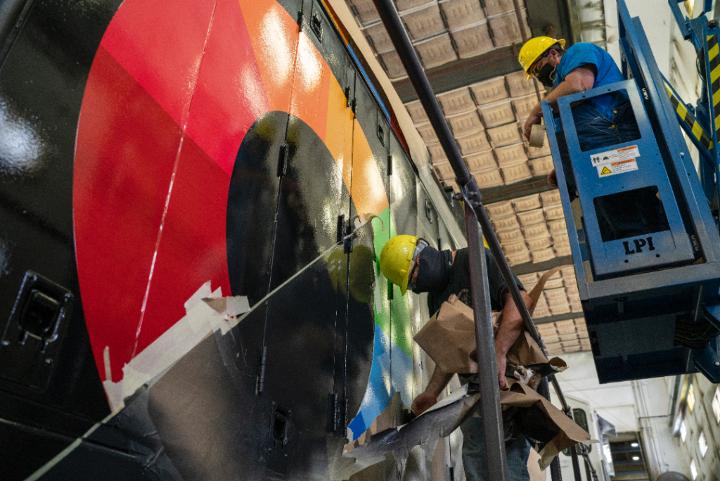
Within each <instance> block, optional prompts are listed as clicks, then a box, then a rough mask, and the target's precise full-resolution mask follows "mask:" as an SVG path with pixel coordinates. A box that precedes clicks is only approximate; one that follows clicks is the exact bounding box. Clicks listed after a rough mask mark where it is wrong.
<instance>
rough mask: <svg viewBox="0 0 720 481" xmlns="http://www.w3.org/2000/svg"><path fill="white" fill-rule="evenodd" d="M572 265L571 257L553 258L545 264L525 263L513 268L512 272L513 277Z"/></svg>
mask: <svg viewBox="0 0 720 481" xmlns="http://www.w3.org/2000/svg"><path fill="white" fill-rule="evenodd" d="M571 264H572V256H562V257H554V258H552V259H550V260H549V261H545V262H538V263H535V264H534V263H532V262H526V263H525V264H518V265H516V266H513V268H512V271H513V273H514V274H515V275H517V276H519V275H521V274H530V273H531V272H540V271H546V270H548V269H552V268H553V267H560V266H567V265H571Z"/></svg>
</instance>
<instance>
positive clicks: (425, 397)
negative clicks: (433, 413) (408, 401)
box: [411, 366, 453, 414]
mask: <svg viewBox="0 0 720 481" xmlns="http://www.w3.org/2000/svg"><path fill="white" fill-rule="evenodd" d="M452 377H453V375H452V373H446V372H444V371H441V370H440V369H439V368H438V367H437V366H435V370H434V371H433V373H432V377H431V378H430V382H429V383H428V385H427V387H426V388H425V391H423V392H422V393H420V394H419V395H418V396H417V397H416V398H415V399H414V400H413V403H412V407H411V409H412V412H413V413H415V414H421V413H422V412H423V411H425V410H427V409H428V408H429V407H430V406H432V405H433V404H435V403H436V402H437V398H438V396H439V395H440V393H441V392H442V390H443V389H445V386H447V384H448V383H449V382H450V379H452Z"/></svg>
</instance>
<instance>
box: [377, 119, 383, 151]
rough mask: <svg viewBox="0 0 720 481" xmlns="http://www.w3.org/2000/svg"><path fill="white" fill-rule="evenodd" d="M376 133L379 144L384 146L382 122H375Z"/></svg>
mask: <svg viewBox="0 0 720 481" xmlns="http://www.w3.org/2000/svg"><path fill="white" fill-rule="evenodd" d="M376 133H377V138H378V140H379V141H380V144H381V145H382V146H385V129H384V128H383V126H382V124H377V129H376Z"/></svg>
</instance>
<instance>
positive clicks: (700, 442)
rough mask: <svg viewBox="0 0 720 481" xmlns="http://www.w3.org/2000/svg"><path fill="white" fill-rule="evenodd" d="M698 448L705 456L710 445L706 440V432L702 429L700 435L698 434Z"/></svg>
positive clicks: (701, 454)
mask: <svg viewBox="0 0 720 481" xmlns="http://www.w3.org/2000/svg"><path fill="white" fill-rule="evenodd" d="M698 449H699V450H700V456H702V457H703V458H704V457H705V454H706V453H707V452H708V445H707V441H706V440H705V433H704V432H702V431H701V432H700V436H698Z"/></svg>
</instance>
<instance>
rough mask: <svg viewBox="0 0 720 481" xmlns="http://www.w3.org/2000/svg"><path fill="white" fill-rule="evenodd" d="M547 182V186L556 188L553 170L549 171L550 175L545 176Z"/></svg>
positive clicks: (555, 176) (555, 177)
mask: <svg viewBox="0 0 720 481" xmlns="http://www.w3.org/2000/svg"><path fill="white" fill-rule="evenodd" d="M547 181H548V184H550V185H552V186H553V187H557V186H558V185H557V175H556V174H555V169H553V170H551V171H550V173H549V174H548V175H547Z"/></svg>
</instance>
